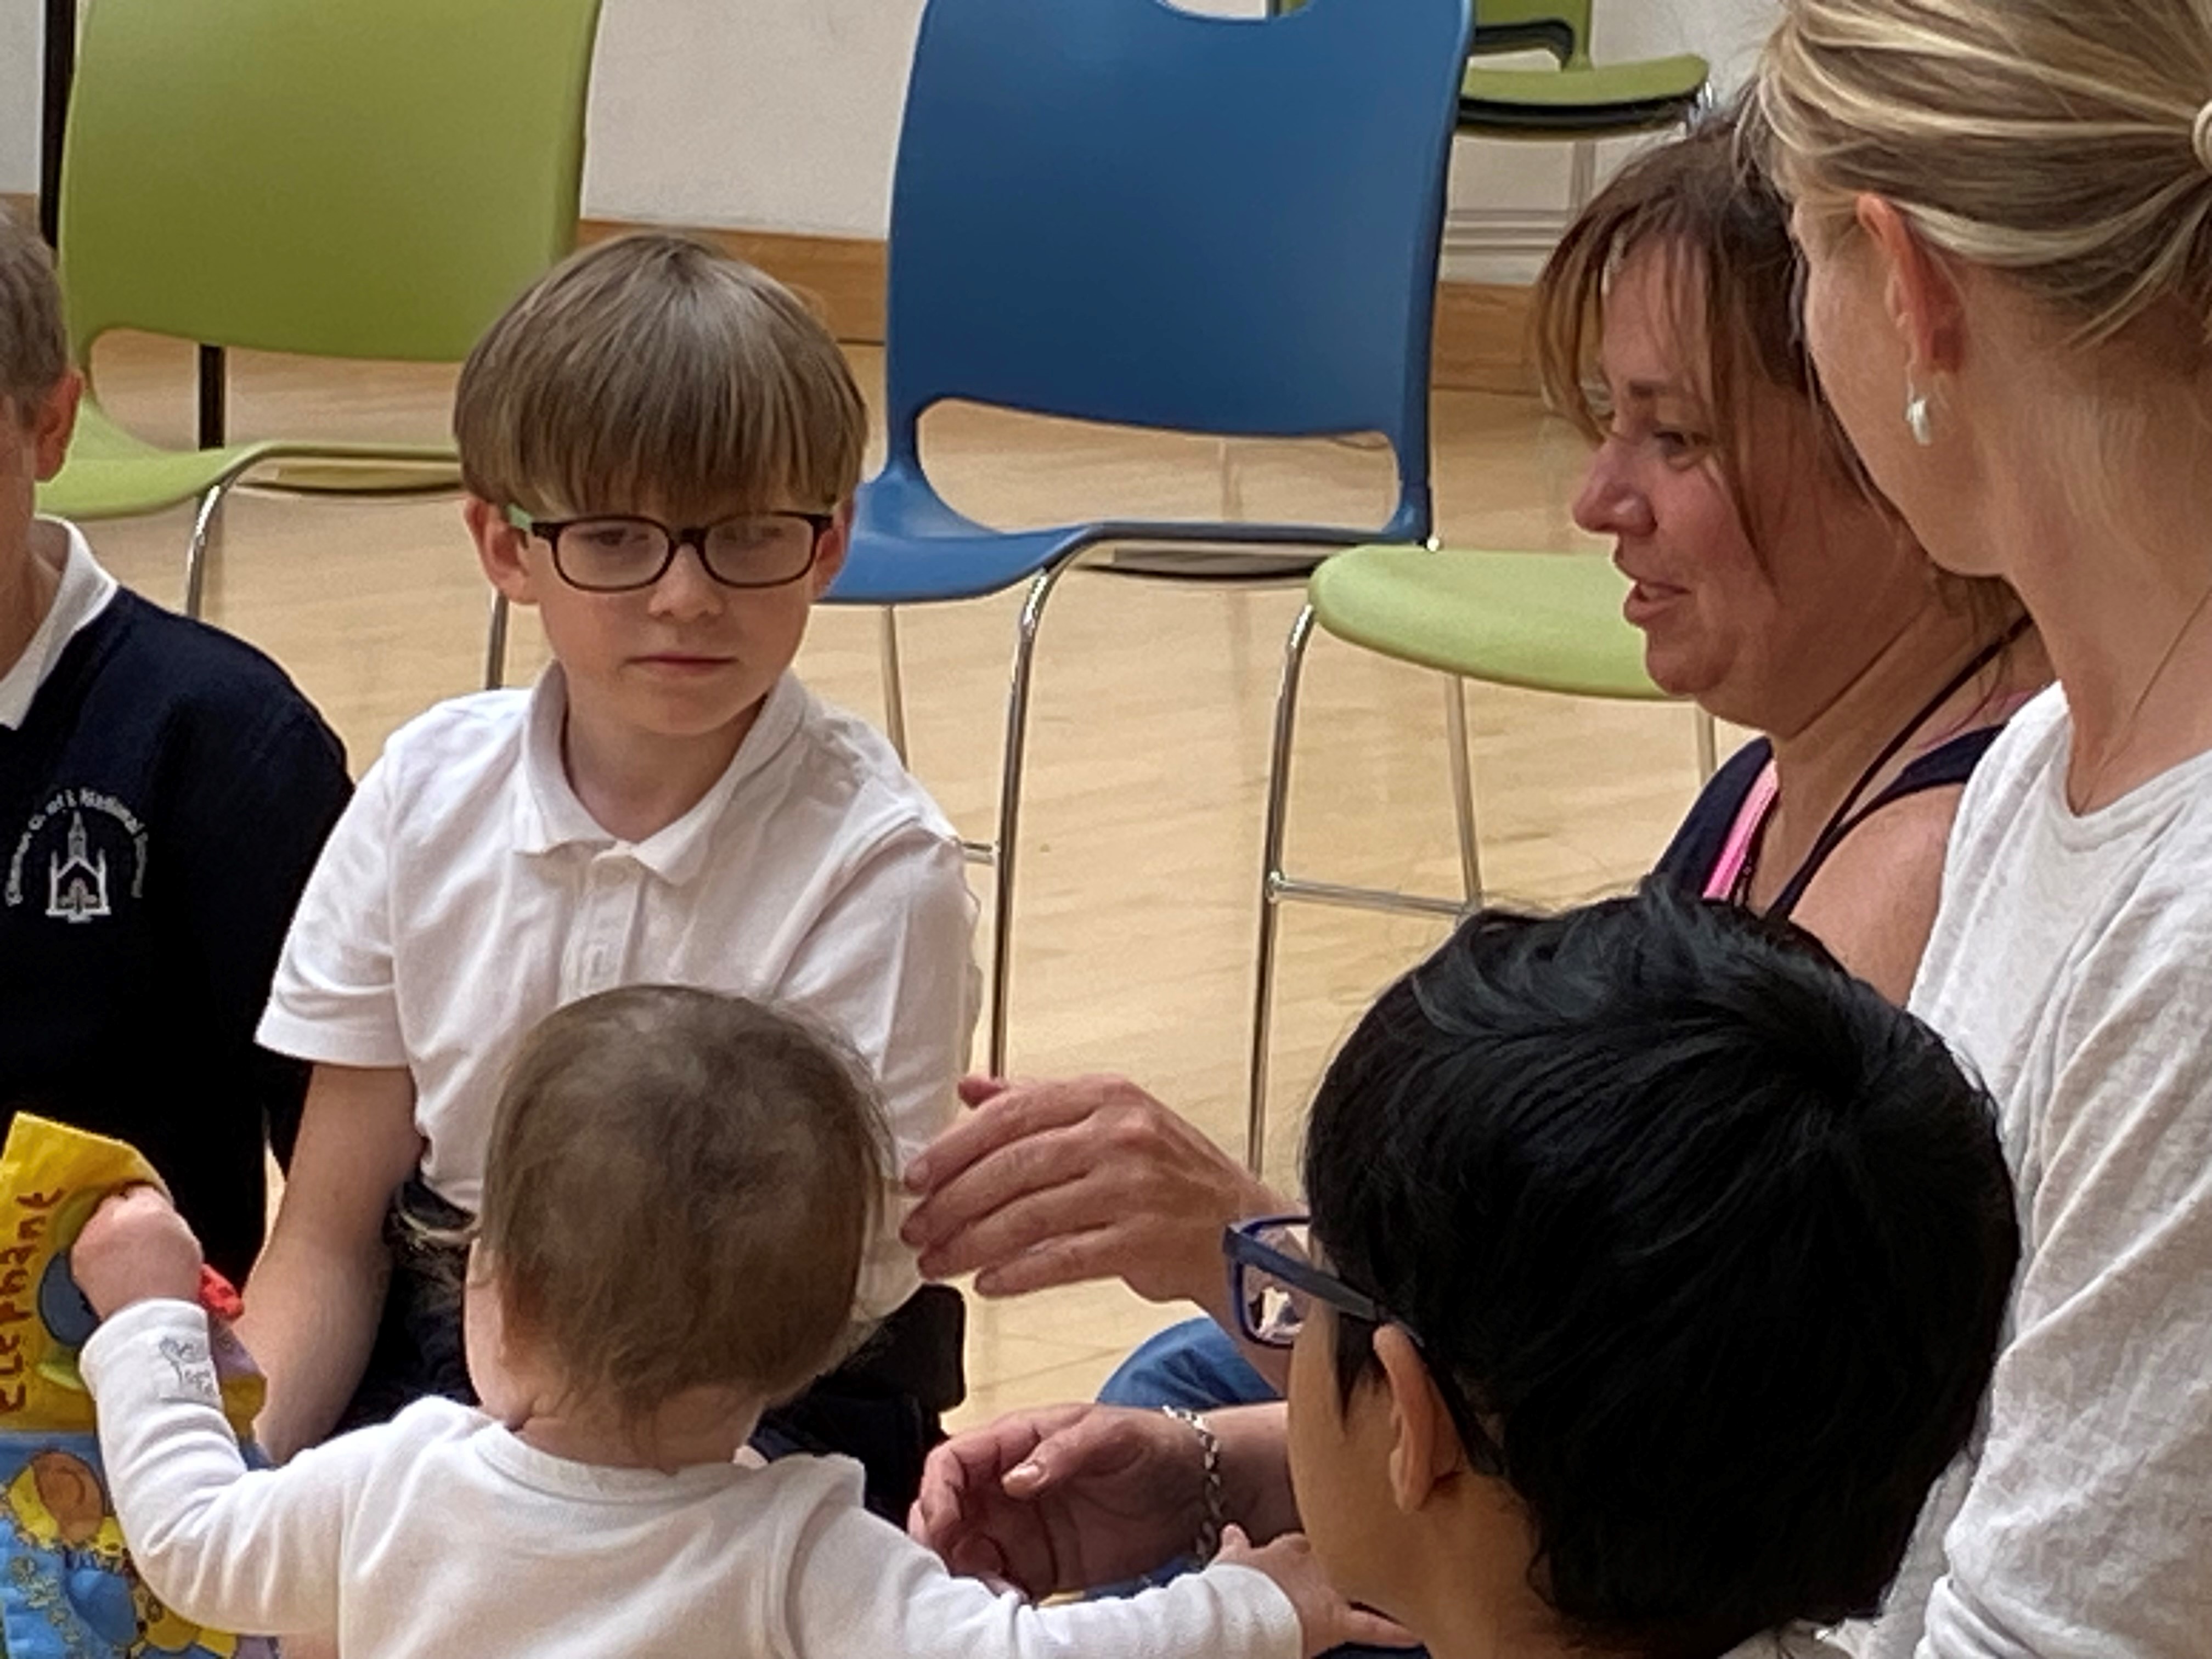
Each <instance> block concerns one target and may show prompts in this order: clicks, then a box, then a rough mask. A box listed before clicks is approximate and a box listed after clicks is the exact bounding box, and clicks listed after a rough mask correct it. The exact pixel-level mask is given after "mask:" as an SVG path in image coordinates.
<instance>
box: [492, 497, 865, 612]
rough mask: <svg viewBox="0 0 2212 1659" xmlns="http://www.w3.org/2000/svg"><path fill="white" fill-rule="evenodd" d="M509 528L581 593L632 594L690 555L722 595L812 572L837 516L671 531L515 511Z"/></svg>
mask: <svg viewBox="0 0 2212 1659" xmlns="http://www.w3.org/2000/svg"><path fill="white" fill-rule="evenodd" d="M836 521H837V515H836V513H799V512H786V511H781V510H779V511H777V512H774V513H738V514H736V515H735V516H733V517H731V518H727V519H722V520H718V521H717V522H715V523H714V524H708V525H696V526H692V527H691V528H690V529H688V530H676V529H671V527H670V526H667V525H665V524H663V523H661V522H660V521H659V520H658V519H648V518H645V517H643V516H642V515H641V514H637V513H605V514H601V515H599V516H598V517H594V518H588V519H534V518H532V516H531V515H530V514H529V513H526V512H524V511H523V510H522V509H521V508H520V507H509V508H507V522H508V523H509V524H511V525H513V526H514V527H515V528H516V529H517V530H520V531H521V532H524V533H525V534H526V535H531V536H535V537H537V538H538V539H539V540H541V541H543V542H544V543H545V544H547V545H548V546H550V547H551V548H552V550H553V568H554V570H555V571H556V572H557V573H558V574H559V575H560V578H561V580H562V581H564V582H566V583H568V586H571V587H578V588H581V589H583V591H584V592H586V593H629V592H635V591H637V590H638V589H640V588H646V587H651V586H653V584H655V583H656V582H658V581H659V580H660V579H661V578H662V577H663V576H665V575H666V574H668V569H669V567H670V566H671V565H672V564H674V563H675V562H676V556H677V555H678V553H679V552H681V551H682V550H684V549H685V548H687V547H688V548H690V549H691V550H693V551H695V552H696V553H697V554H698V556H699V563H700V565H701V566H702V568H704V569H705V570H706V572H707V574H708V575H709V576H711V577H713V578H714V580H716V581H718V582H720V583H721V585H722V586H725V587H745V588H753V587H782V586H787V584H789V583H792V582H795V581H797V580H799V578H800V577H802V576H804V575H805V574H806V573H807V572H808V571H810V570H811V569H813V568H814V562H815V560H816V559H817V558H818V557H820V556H821V552H822V538H823V536H824V535H826V534H828V533H829V526H831V525H833V524H835V523H836Z"/></svg>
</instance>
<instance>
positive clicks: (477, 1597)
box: [70, 986, 1389, 1659]
mask: <svg viewBox="0 0 2212 1659" xmlns="http://www.w3.org/2000/svg"><path fill="white" fill-rule="evenodd" d="M888 1134H889V1130H888V1128H887V1127H886V1125H885V1122H884V1114H883V1110H882V1108H881V1106H880V1104H879V1103H878V1099H877V1097H876V1095H875V1092H874V1091H873V1089H872V1086H871V1085H869V1084H868V1082H867V1081H866V1078H865V1075H864V1073H863V1072H862V1070H861V1066H860V1062H859V1060H857V1059H856V1058H855V1057H854V1055H852V1054H850V1053H848V1052H846V1051H845V1050H844V1048H842V1044H840V1043H838V1042H835V1041H834V1040H831V1039H829V1038H828V1037H826V1036H824V1035H823V1033H822V1032H820V1031H819V1030H817V1029H816V1028H814V1027H813V1026H811V1024H806V1023H805V1022H803V1021H801V1020H799V1019H798V1018H793V1017H792V1016H790V1015H787V1014H785V1013H781V1012H776V1011H775V1010H773V1009H770V1008H767V1007H763V1006H760V1005H758V1004H756V1003H752V1002H748V1001H745V1000H741V999H738V998H734V997H726V996H720V995H717V994H714V993H711V992H707V991H702V990H696V989H690V988H686V987H675V986H632V987H625V988H623V989H619V990H614V991H608V992H604V993H601V994H597V995H594V996H590V997H586V998H584V999H583V1000H580V1001H577V1002H574V1003H571V1004H569V1005H568V1006H566V1007H564V1008H562V1009H561V1010H560V1011H558V1012H556V1013H554V1014H553V1015H551V1016H550V1017H549V1018H546V1019H545V1020H544V1022H542V1023H541V1024H539V1025H538V1028H537V1029H536V1030H535V1031H533V1032H532V1034H531V1035H530V1036H529V1037H528V1038H527V1039H526V1042H524V1044H523V1046H522V1049H521V1052H520V1054H519V1055H518V1056H517V1059H516V1060H515V1064H514V1066H513V1071H512V1073H511V1075H510V1076H509V1079H508V1081H507V1086H506V1088H505V1091H503V1093H502V1095H501V1099H500V1101H499V1103H498V1108H497V1112H496V1115H495V1124H494V1127H493V1129H492V1135H491V1142H490V1147H489V1158H488V1163H487V1174H486V1181H485V1186H484V1194H483V1212H482V1214H481V1216H480V1218H479V1220H478V1223H477V1231H476V1235H475V1241H474V1244H473V1246H472V1248H471V1252H470V1255H469V1267H468V1273H467V1282H466V1285H465V1290H464V1291H463V1295H464V1297H465V1315H466V1322H465V1334H466V1348H467V1361H468V1374H469V1378H470V1381H471V1383H472V1385H473V1387H474V1389H475V1392H476V1393H477V1395H478V1396H479V1397H480V1398H481V1400H482V1402H483V1405H482V1408H481V1409H479V1408H478V1407H476V1406H473V1405H464V1404H462V1403H460V1402H459V1401H453V1400H449V1399H447V1398H444V1397H442V1396H439V1395H431V1396H429V1397H427V1398H425V1399H422V1400H419V1401H416V1402H415V1403H413V1404H412V1405H410V1406H408V1407H405V1408H404V1410H402V1411H401V1412H400V1413H399V1414H398V1416H397V1417H395V1418H393V1419H392V1420H391V1421H390V1422H388V1423H382V1424H378V1425H373V1426H370V1427H367V1428H363V1429H360V1430H356V1431H354V1432H352V1433H349V1434H343V1435H339V1436H337V1437H335V1438H333V1439H331V1440H330V1441H328V1442H326V1443H324V1444H323V1445H320V1446H317V1447H313V1448H311V1449H308V1450H306V1451H303V1452H301V1454H300V1455H298V1456H296V1457H295V1458H294V1459H292V1461H291V1462H289V1463H287V1464H285V1465H283V1467H282V1468H275V1469H264V1470H258V1471H249V1470H248V1469H247V1468H246V1466H245V1463H244V1462H243V1461H242V1460H241V1458H240V1453H239V1449H238V1444H237V1442H236V1441H235V1440H234V1438H233V1437H232V1434H231V1431H230V1430H229V1428H228V1425H226V1423H225V1421H224V1419H223V1416H222V1411H221V1409H220V1405H219V1401H218V1398H217V1395H216V1381H215V1374H214V1370H213V1369H212V1367H211V1366H210V1364H209V1361H208V1353H209V1328H208V1322H207V1316H206V1315H205V1314H204V1312H203V1311H202V1310H201V1309H200V1308H199V1307H198V1306H197V1304H196V1303H195V1301H194V1300H193V1299H192V1298H193V1297H194V1294H195V1293H196V1291H197V1286H198V1283H199V1272H200V1251H199V1246H198V1243H197V1241H196V1240H195V1239H194V1238H193V1237H192V1234H191V1230H190V1229H189V1228H188V1227H186V1226H185V1223H184V1221H183V1219H182V1218H180V1217H179V1215H178V1214H177V1212H175V1211H174V1210H173V1209H171V1208H170V1207H169V1206H168V1205H167V1202H166V1201H165V1200H163V1199H162V1198H161V1196H160V1195H159V1194H157V1193H155V1191H153V1190H152V1189H151V1188H137V1189H134V1190H131V1191H128V1192H125V1193H124V1194H120V1195H118V1196H114V1197H111V1198H109V1199H108V1200H106V1202H105V1203H104V1204H103V1206H101V1208H100V1210H99V1211H98V1212H96V1213H95V1214H94V1216H93V1218H92V1219H91V1220H90V1221H89V1222H88V1224H87V1225H86V1227H85V1229H84V1231H83V1232H82V1235H80V1236H79V1237H78V1238H77V1240H76V1243H75V1244H74V1246H73V1247H72V1249H71V1251H70V1265H71V1267H72V1269H73V1270H74V1273H75V1274H76V1279H77V1282H78V1283H79V1285H82V1288H83V1290H84V1292H85V1295H86V1296H87V1297H88V1299H89V1300H90V1302H91V1304H92V1305H93V1307H94V1310H96V1311H97V1312H98V1313H99V1314H100V1316H102V1319H103V1323H102V1324H101V1325H100V1328H99V1329H98V1330H97V1331H95V1332H94V1334H93V1335H92V1337H91V1339H90V1340H88V1342H87V1343H86V1344H85V1346H84V1350H83V1357H82V1364H83V1370H84V1376H85V1380H86V1382H87V1383H88V1385H89V1386H90V1388H91V1389H92V1391H93V1393H94V1397H95V1398H96V1400H97V1401H98V1403H99V1407H100V1449H101V1451H102V1453H103V1455H104V1457H105V1460H106V1468H107V1474H108V1479H109V1481H110V1484H111V1486H112V1490H113V1492H114V1498H115V1510H116V1514H117V1516H118V1518H119V1519H120V1520H121V1522H122V1525H123V1532H124V1536H125V1540H126V1541H127V1543H128V1544H129V1547H130V1549H131V1553H132V1556H133V1559H135V1561H136V1563H137V1567H138V1570H139V1571H140V1572H141V1573H142V1574H143V1576H144V1577H145V1579H146V1582H147V1583H148V1584H149V1586H151V1587H152V1588H153V1589H154V1590H155V1593H156V1594H157V1595H160V1597H161V1600H162V1601H163V1602H165V1603H166V1604H167V1606H169V1607H173V1608H175V1609H176V1610H177V1611H179V1613H183V1614H184V1615H185V1616H186V1617H187V1618H190V1619H193V1620H198V1621H200V1622H203V1623H205V1624H207V1625H210V1626H216V1627H219V1628H222V1629H228V1630H245V1631H254V1632H270V1633H274V1634H277V1635H291V1634H294V1633H301V1634H313V1635H335V1636H336V1637H337V1644H338V1649H339V1650H340V1651H342V1652H343V1653H344V1654H345V1655H346V1656H347V1659H400V1656H426V1659H427V1656H439V1659H443V1656H447V1655H452V1654H458V1653H465V1654H468V1655H471V1656H472V1659H498V1656H502V1655H513V1656H518V1659H520V1656H524V1655H527V1656H530V1659H562V1656H575V1659H586V1656H588V1659H614V1656H624V1655H635V1656H647V1655H654V1656H665V1659H714V1656H719V1655H730V1656H767V1655H771V1654H774V1655H781V1656H786V1659H888V1656H894V1655H897V1656H905V1659H1019V1656H1024V1655H1036V1656H1052V1655H1065V1654H1069V1653H1097V1654H1111V1655H1115V1656H1117V1659H1297V1656H1299V1655H1311V1654H1315V1653H1317V1652H1320V1651H1322V1650H1324V1649H1327V1648H1328V1647H1331V1646H1333V1645H1334V1644H1337V1643H1339V1642H1341V1641H1344V1640H1346V1639H1348V1638H1357V1637H1360V1636H1362V1635H1369V1636H1371V1635H1375V1634H1381V1633H1387V1632H1388V1631H1389V1626H1388V1625H1387V1624H1386V1623H1385V1622H1384V1621H1383V1620H1378V1619H1376V1618H1374V1617H1373V1616H1371V1615H1367V1614H1363V1613H1358V1612H1357V1611H1355V1610H1354V1609H1352V1608H1351V1607H1347V1606H1346V1604H1345V1603H1344V1602H1343V1601H1341V1600H1340V1598H1338V1597H1336V1596H1335V1595H1333V1594H1332V1593H1331V1592H1330V1591H1329V1589H1328V1586H1327V1584H1326V1583H1325V1582H1324V1581H1323V1579H1322V1576H1321V1574H1320V1571H1319V1570H1318V1569H1317V1568H1316V1566H1315V1565H1314V1564H1313V1561H1312V1558H1311V1556H1310V1553H1309V1552H1308V1551H1307V1550H1306V1548H1305V1547H1304V1542H1303V1541H1299V1540H1294V1539H1281V1540H1277V1541H1274V1542H1273V1543H1270V1544H1269V1545H1267V1547H1264V1548H1260V1549H1255V1548H1252V1547H1249V1545H1247V1544H1245V1543H1244V1542H1243V1541H1242V1540H1241V1539H1232V1540H1231V1548H1230V1550H1229V1551H1228V1552H1226V1553H1225V1558H1224V1559H1222V1560H1221V1561H1219V1562H1218V1563H1217V1564H1216V1565H1214V1566H1213V1567H1212V1569H1211V1570H1209V1571H1206V1572H1203V1573H1200V1574H1195V1575H1194V1576H1192V1577H1189V1578H1187V1579H1185V1580H1183V1581H1182V1582H1180V1583H1176V1584H1174V1585H1172V1586H1170V1587H1168V1588H1166V1589H1162V1590H1160V1591H1158V1592H1157V1593H1155V1594H1152V1595H1147V1596H1145V1597H1141V1598H1139V1599H1138V1600H1136V1601H1126V1602H1112V1603H1105V1602H1101V1603H1088V1604H1077V1605H1073V1606H1067V1607H1026V1606H1024V1605H1023V1604H1022V1603H1021V1601H1020V1600H1019V1598H1018V1597H1017V1596H1014V1595H1011V1594H1007V1593H1005V1592H1003V1591H1000V1590H996V1589H991V1588H987V1587H986V1586H985V1585H983V1584H981V1583H975V1582H973V1581H972V1580H967V1579H959V1578H954V1577H951V1576H950V1575H948V1574H947V1573H946V1572H945V1568H944V1566H943V1565H942V1564H941V1563H940V1562H939V1560H938V1559H936V1558H935V1557H934V1556H933V1555H932V1554H931V1553H929V1552H928V1551H927V1550H926V1549H924V1548H923V1547H921V1546H920V1545H918V1544H916V1543H915V1542H914V1541H911V1540H909V1539H908V1538H906V1537H905V1536H903V1535H902V1534H900V1533H899V1532H898V1531H897V1530H896V1528H893V1527H891V1526H890V1524H888V1523H887V1522H884V1521H883V1520H880V1519H879V1518H878V1517H877V1516H874V1515H872V1514H870V1513H869V1512H868V1511H867V1510H866V1509H864V1508H863V1507H862V1505H861V1483H860V1476H861V1472H860V1468H859V1467H858V1466H857V1465H856V1464H854V1463H853V1462H848V1461H847V1460H845V1459H842V1458H835V1457H813V1456H806V1455H793V1456H789V1457H786V1458H782V1459H781V1460H779V1461H777V1462H774V1463H769V1464H763V1463H761V1462H760V1461H759V1460H758V1459H757V1458H753V1459H751V1460H750V1463H748V1462H746V1461H744V1459H743V1458H742V1457H741V1455H740V1454H741V1449H742V1448H744V1445H745V1443H746V1439H747V1437H748V1436H750V1434H751V1433H752V1431H753V1429H754V1427H755V1425H756V1424H757V1421H758V1419H759V1418H760V1415H761V1413H762V1412H763V1409H764V1408H766V1407H769V1405H771V1404H773V1403H774V1402H775V1401H779V1400H783V1399H787V1398H789V1397H790V1396H791V1395H794V1394H796V1393H798V1392H799V1391H800V1390H801V1389H805V1388H806V1387H807V1386H808V1385H809V1384H810V1383H812V1382H813V1381H814V1379H815V1378H817V1376H821V1375H822V1374H823V1372H825V1371H827V1370H829V1369H830V1368H831V1367H833V1366H834V1365H836V1364H838V1363H839V1362H840V1361H841V1360H842V1359H843V1358H845V1357H846V1356H847V1355H848V1354H849V1353H850V1352H852V1350H853V1346H854V1341H855V1340H856V1339H857V1337H858V1336H859V1335H860V1333H859V1332H856V1330H855V1329H854V1315H853V1310H854V1291H855V1286H856V1285H857V1283H858V1281H859V1279H860V1273H861V1270H862V1264H863V1262H864V1261H865V1260H866V1253H867V1249H868V1247H869V1241H870V1240H871V1239H872V1237H875V1236H876V1231H877V1226H878V1220H879V1211H880V1206H881V1204H882V1202H883V1199H882V1192H883V1188H882V1183H881V1182H878V1181H876V1180H874V1179H872V1178H871V1177H872V1176H873V1174H874V1172H875V1171H876V1170H878V1168H879V1167H880V1165H881V1160H882V1158H883V1156H884V1140H885V1139H887V1137H888ZM586 1214H588V1215H589V1216H590V1217H591V1218H592V1225H590V1226H588V1227H586V1226H580V1225H577V1218H578V1217H579V1216H580V1215H586Z"/></svg>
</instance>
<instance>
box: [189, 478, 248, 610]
mask: <svg viewBox="0 0 2212 1659" xmlns="http://www.w3.org/2000/svg"><path fill="white" fill-rule="evenodd" d="M236 482H237V480H236V479H234V478H225V479H224V480H222V483H218V484H216V485H214V486H212V487H211V488H210V489H209V490H208V492H207V494H206V495H203V496H201V497H200V507H199V511H198V512H197V513H194V514H193V515H192V536H191V540H190V541H188V542H186V543H185V615H186V616H187V617H191V618H192V619H193V620H194V621H197V620H198V619H199V615H200V612H201V611H202V610H203V609H204V608H205V605H206V603H207V556H208V542H209V540H210V538H211V537H212V536H213V534H214V532H215V524H216V514H217V513H221V512H222V503H223V498H224V497H225V496H227V495H229V494H230V487H231V485H232V484H233V483H236Z"/></svg>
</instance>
